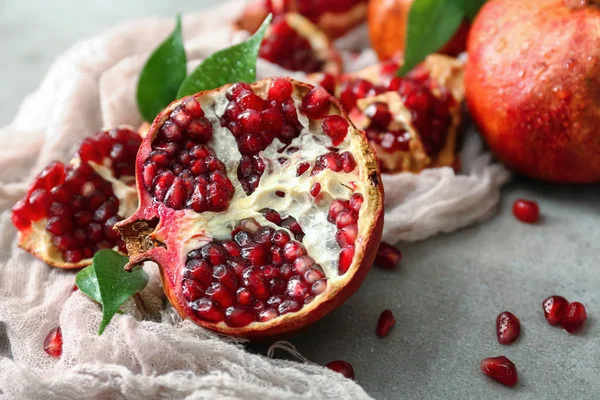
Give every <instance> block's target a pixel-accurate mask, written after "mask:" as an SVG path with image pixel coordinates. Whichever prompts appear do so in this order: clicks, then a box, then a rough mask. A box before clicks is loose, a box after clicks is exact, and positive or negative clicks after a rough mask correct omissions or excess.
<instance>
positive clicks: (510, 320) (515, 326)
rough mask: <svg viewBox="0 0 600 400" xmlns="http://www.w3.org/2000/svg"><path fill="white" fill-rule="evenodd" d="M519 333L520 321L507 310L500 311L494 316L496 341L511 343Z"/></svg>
mask: <svg viewBox="0 0 600 400" xmlns="http://www.w3.org/2000/svg"><path fill="white" fill-rule="evenodd" d="M520 334H521V322H520V321H519V318H517V317H516V316H515V315H514V314H513V313H511V312H509V311H504V312H501V313H500V315H498V318H496V336H497V337H498V343H500V344H511V343H512V342H514V341H515V340H517V338H518V337H519V335H520Z"/></svg>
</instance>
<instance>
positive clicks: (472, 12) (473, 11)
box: [461, 0, 487, 21]
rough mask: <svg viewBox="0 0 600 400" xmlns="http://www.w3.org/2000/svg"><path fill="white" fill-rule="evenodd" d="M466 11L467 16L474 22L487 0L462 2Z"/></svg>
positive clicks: (464, 0)
mask: <svg viewBox="0 0 600 400" xmlns="http://www.w3.org/2000/svg"><path fill="white" fill-rule="evenodd" d="M461 1H462V3H463V7H464V10H465V14H466V15H467V17H468V18H469V19H470V20H471V21H472V20H474V19H475V16H476V15H477V13H478V12H479V9H480V8H481V7H483V5H484V4H485V2H486V1H487V0H461Z"/></svg>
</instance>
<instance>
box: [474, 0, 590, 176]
mask: <svg viewBox="0 0 600 400" xmlns="http://www.w3.org/2000/svg"><path fill="white" fill-rule="evenodd" d="M598 25H600V8H598V7H596V6H592V5H590V6H587V7H584V8H583V9H580V10H574V9H571V8H569V7H568V6H567V2H566V1H565V0H538V1H515V0H495V1H488V2H487V3H486V4H485V5H484V6H483V7H482V8H481V10H480V11H479V13H478V14H477V17H476V18H475V20H474V21H473V25H472V27H471V32H470V34H469V40H468V44H467V49H468V53H469V58H468V62H467V64H466V69H465V89H466V95H467V103H468V107H469V111H470V113H471V116H472V117H473V120H474V121H475V122H476V124H477V125H478V126H479V129H480V131H481V133H482V135H483V137H484V138H485V139H486V141H487V143H488V145H489V146H490V148H491V150H492V151H493V152H494V153H495V154H496V156H498V158H500V159H501V160H502V161H503V162H504V163H505V164H506V165H507V166H508V167H510V168H512V169H514V170H516V171H518V172H520V173H522V174H524V175H527V176H529V177H532V178H537V179H541V180H546V181H551V182H562V183H589V182H598V181H600V157H599V156H598V154H600V135H598V126H599V125H600V103H598V101H597V99H598V93H599V91H600V47H599V46H598V41H599V40H600V34H599V31H598V29H597V27H598Z"/></svg>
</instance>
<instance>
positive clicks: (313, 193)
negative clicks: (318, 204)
mask: <svg viewBox="0 0 600 400" xmlns="http://www.w3.org/2000/svg"><path fill="white" fill-rule="evenodd" d="M319 193H321V184H320V183H319V182H317V183H315V184H314V185H313V186H312V187H311V188H310V195H311V196H312V197H317V196H318V195H319Z"/></svg>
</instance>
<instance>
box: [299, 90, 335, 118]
mask: <svg viewBox="0 0 600 400" xmlns="http://www.w3.org/2000/svg"><path fill="white" fill-rule="evenodd" d="M330 104H331V95H330V94H329V93H327V91H326V90H325V89H323V88H322V87H320V86H317V87H315V88H313V89H311V90H310V92H308V93H307V94H306V96H304V98H303V99H302V111H304V113H305V114H306V116H307V117H308V118H311V119H320V118H323V117H325V116H326V115H327V113H328V112H329V106H330Z"/></svg>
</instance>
